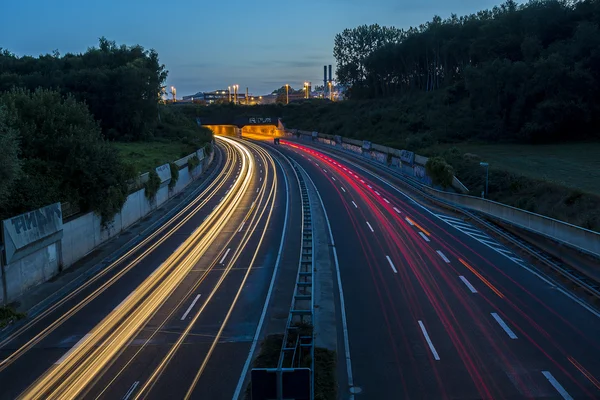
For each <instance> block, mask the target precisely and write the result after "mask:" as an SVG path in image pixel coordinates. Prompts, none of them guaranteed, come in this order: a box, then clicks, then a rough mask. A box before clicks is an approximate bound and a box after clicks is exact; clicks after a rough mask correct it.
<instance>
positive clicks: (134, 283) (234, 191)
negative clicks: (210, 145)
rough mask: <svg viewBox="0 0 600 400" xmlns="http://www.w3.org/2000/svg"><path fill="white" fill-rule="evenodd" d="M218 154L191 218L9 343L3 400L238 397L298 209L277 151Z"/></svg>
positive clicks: (238, 149) (3, 353)
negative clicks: (293, 209) (291, 208)
mask: <svg viewBox="0 0 600 400" xmlns="http://www.w3.org/2000/svg"><path fill="white" fill-rule="evenodd" d="M218 143H219V146H218V148H219V153H220V154H221V156H220V157H218V158H219V160H220V162H222V166H221V168H220V172H219V173H218V175H217V176H215V177H214V178H213V179H212V180H211V181H210V182H208V183H207V185H206V187H205V188H204V190H203V192H202V193H200V194H199V195H198V196H197V197H196V198H195V199H194V200H193V201H192V202H191V203H190V204H189V205H188V206H187V207H185V208H184V209H183V210H182V211H181V212H179V213H178V214H177V215H175V216H174V217H173V218H171V219H170V220H169V221H167V222H166V223H165V224H164V225H162V226H160V227H159V228H158V229H157V230H156V231H155V232H154V233H152V234H151V235H150V236H149V237H148V238H146V239H145V240H144V241H143V242H141V243H140V244H139V245H137V246H136V247H134V248H132V249H131V250H130V251H129V252H128V253H127V254H126V255H125V256H123V257H122V258H121V259H119V260H117V261H116V262H115V263H113V264H111V265H110V266H107V267H106V268H104V269H103V270H102V272H101V273H100V274H98V275H97V276H96V277H94V278H93V279H92V280H90V281H88V282H87V283H86V284H85V285H83V286H82V287H80V288H79V289H78V290H76V291H75V292H73V293H71V294H70V295H69V296H67V297H66V298H64V299H62V300H61V301H60V302H58V303H57V304H55V305H54V306H52V307H50V308H49V309H48V310H46V311H45V312H44V313H42V314H41V315H39V316H38V317H37V318H35V319H33V320H31V321H29V322H28V323H27V324H26V325H24V326H23V327H22V328H21V329H19V330H18V331H16V332H14V333H13V334H12V335H11V336H10V337H8V338H6V339H5V340H4V341H2V342H1V343H0V360H3V361H1V364H0V388H1V390H0V397H1V398H3V399H14V398H23V399H54V398H106V399H114V398H126V399H134V398H142V397H143V398H156V399H166V398H198V397H203V398H215V399H218V398H229V399H230V398H231V396H232V394H233V391H234V388H235V385H234V383H235V382H237V379H238V377H239V375H240V371H241V369H242V366H243V364H244V362H245V360H246V357H247V355H248V350H249V347H250V343H251V341H252V338H253V337H254V335H255V331H256V328H257V323H258V320H259V317H260V314H261V310H262V307H263V304H264V301H265V296H266V294H267V291H268V289H269V283H270V281H271V276H272V274H273V270H274V268H275V261H276V256H277V253H278V251H279V248H280V245H281V242H282V230H283V226H284V222H285V219H287V218H288V215H287V211H286V210H287V207H286V203H287V202H288V201H290V198H289V197H288V195H287V183H286V182H285V179H287V178H285V177H284V176H283V175H282V169H281V166H279V165H278V163H276V162H275V161H274V159H273V158H272V157H271V156H270V155H269V154H268V153H267V152H265V151H264V150H262V149H261V148H260V147H258V146H256V145H252V144H249V143H246V144H242V143H240V142H239V141H235V140H231V139H228V138H223V139H218ZM296 201H298V202H299V199H297V200H296ZM288 238H289V240H292V239H293V233H292V234H290V236H288ZM296 240H297V241H298V242H299V240H300V239H299V238H297V239H296Z"/></svg>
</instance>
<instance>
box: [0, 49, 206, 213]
mask: <svg viewBox="0 0 600 400" xmlns="http://www.w3.org/2000/svg"><path fill="white" fill-rule="evenodd" d="M166 76H167V71H166V70H165V66H164V65H162V64H160V62H159V59H158V54H157V53H156V52H155V51H154V50H145V49H144V48H143V47H141V46H125V45H121V46H117V45H116V43H115V42H112V41H108V40H107V39H105V38H101V39H100V42H99V46H98V47H91V48H88V49H87V51H86V52H85V53H81V54H66V55H64V56H61V55H60V54H59V53H58V51H54V52H53V54H51V55H50V54H47V55H41V56H39V57H30V56H23V57H18V56H16V55H14V54H12V53H11V52H9V51H8V50H2V49H0V146H1V148H2V152H1V154H0V172H1V173H2V180H1V182H0V219H3V218H7V217H10V216H13V215H16V214H19V213H22V212H25V211H28V210H32V209H35V208H38V207H41V206H44V205H47V204H50V203H54V202H57V201H60V202H62V203H63V206H64V207H66V208H68V210H67V211H68V212H88V211H95V212H97V213H98V214H99V215H101V216H102V217H103V219H104V220H105V221H107V220H110V219H111V218H112V216H113V215H114V214H115V213H117V212H118V211H119V210H120V209H121V207H122V205H123V204H124V202H125V199H126V198H127V195H128V186H127V181H128V180H130V179H132V178H133V177H135V176H136V175H137V174H138V173H140V172H144V171H139V170H136V169H135V167H136V165H137V164H136V162H132V160H131V158H132V157H144V154H143V153H140V152H135V151H129V152H128V153H127V154H121V153H120V152H119V151H118V150H117V147H116V146H114V145H113V144H112V143H111V142H114V141H119V142H128V143H129V147H128V148H135V143H147V142H154V143H157V144H158V146H157V147H159V148H160V143H167V144H170V145H171V146H170V148H174V149H175V151H177V154H173V153H171V154H168V155H165V157H164V158H161V159H160V163H165V162H168V161H174V160H175V159H177V158H180V157H182V156H185V155H187V154H189V153H191V152H193V151H195V150H196V149H198V148H200V147H202V146H203V145H204V144H205V143H206V142H207V141H209V140H210V139H211V137H212V136H211V132H210V131H208V130H207V129H203V128H199V127H198V126H197V125H196V123H195V122H194V121H193V120H190V119H189V118H187V117H186V116H185V115H184V114H182V113H181V112H178V111H177V110H176V109H167V108H166V107H165V106H162V105H160V104H159V103H160V98H159V92H160V89H161V86H162V85H163V83H164V81H165V79H166ZM173 143H176V144H178V145H177V146H173V145H172V144H173ZM171 151H173V150H171ZM133 161H135V160H133ZM158 165H159V164H157V165H156V166H158Z"/></svg>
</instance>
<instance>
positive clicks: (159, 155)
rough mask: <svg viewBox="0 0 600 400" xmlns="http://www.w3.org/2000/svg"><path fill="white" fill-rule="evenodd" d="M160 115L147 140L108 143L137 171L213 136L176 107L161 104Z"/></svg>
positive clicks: (169, 159)
mask: <svg viewBox="0 0 600 400" xmlns="http://www.w3.org/2000/svg"><path fill="white" fill-rule="evenodd" d="M160 116H161V121H160V122H159V123H158V124H157V126H156V128H155V129H154V132H153V133H152V136H151V137H150V138H149V140H148V141H143V142H141V141H140V142H112V143H111V144H112V145H113V147H114V148H115V149H117V150H118V151H119V153H120V155H121V157H122V159H123V161H124V162H125V163H127V164H129V165H131V166H133V168H135V170H136V172H137V173H144V172H148V171H150V170H152V169H154V168H156V167H158V166H159V165H163V164H166V163H168V162H173V161H176V160H178V159H180V158H182V157H185V156H187V155H189V154H191V153H193V152H194V151H196V150H198V149H199V148H201V147H203V146H204V145H205V144H206V143H207V142H209V141H210V140H211V139H212V132H211V131H210V130H208V129H206V128H200V127H198V125H197V124H196V122H195V121H194V119H192V118H190V117H189V116H187V115H185V114H184V113H182V112H181V110H180V109H178V108H174V107H169V106H161V107H160Z"/></svg>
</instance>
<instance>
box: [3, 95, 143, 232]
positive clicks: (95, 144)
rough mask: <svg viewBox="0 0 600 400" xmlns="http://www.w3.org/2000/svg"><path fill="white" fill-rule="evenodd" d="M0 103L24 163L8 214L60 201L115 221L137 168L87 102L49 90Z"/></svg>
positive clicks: (9, 97)
mask: <svg viewBox="0 0 600 400" xmlns="http://www.w3.org/2000/svg"><path fill="white" fill-rule="evenodd" d="M0 106H2V107H4V108H5V109H6V112H7V113H8V114H9V115H12V116H13V118H12V119H11V120H9V121H8V124H7V125H6V126H8V128H9V129H11V130H13V131H15V132H18V135H19V138H20V161H21V164H22V173H20V174H19V175H18V177H17V179H16V180H15V182H14V185H13V186H12V190H11V191H10V193H9V196H8V199H7V200H6V202H5V206H6V208H4V207H3V208H2V214H3V217H6V216H11V215H15V214H19V213H22V212H25V211H29V210H32V209H35V208H39V207H42V206H45V205H48V204H50V203H53V202H57V201H61V202H69V203H72V204H76V205H78V206H79V208H80V209H81V211H84V212H85V211H95V212H97V213H98V214H99V215H100V216H102V218H103V220H104V221H105V222H106V221H110V220H111V219H112V217H113V216H114V215H115V214H116V213H117V212H118V211H119V210H120V209H121V207H122V206H123V204H124V203H125V200H126V198H127V194H128V187H127V181H128V180H129V179H131V178H133V176H134V171H132V170H131V169H129V168H127V167H126V166H125V165H124V164H123V163H122V161H121V160H120V159H119V157H118V154H117V152H115V151H114V149H113V148H112V147H111V146H110V144H109V143H108V142H106V141H105V140H104V139H103V138H102V134H101V131H100V127H99V126H98V124H97V123H96V121H94V119H93V117H92V115H91V114H90V113H89V110H88V108H87V106H86V105H85V104H84V103H81V102H78V101H77V100H75V98H74V97H72V96H67V97H66V98H63V97H61V95H60V93H58V92H55V91H49V90H44V89H38V90H36V91H35V92H30V91H28V90H25V89H13V90H11V91H9V92H5V93H2V94H1V95H0ZM3 137H6V135H4V134H3Z"/></svg>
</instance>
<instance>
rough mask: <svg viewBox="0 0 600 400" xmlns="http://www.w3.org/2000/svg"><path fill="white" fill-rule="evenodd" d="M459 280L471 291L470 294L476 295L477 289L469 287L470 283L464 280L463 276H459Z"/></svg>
mask: <svg viewBox="0 0 600 400" xmlns="http://www.w3.org/2000/svg"><path fill="white" fill-rule="evenodd" d="M459 278H460V280H461V281H463V283H464V284H465V285H466V286H467V287H468V288H469V290H470V291H471V293H477V289H475V288H474V287H473V285H471V282H469V281H468V280H467V278H465V277H464V276H462V275H461V276H459Z"/></svg>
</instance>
